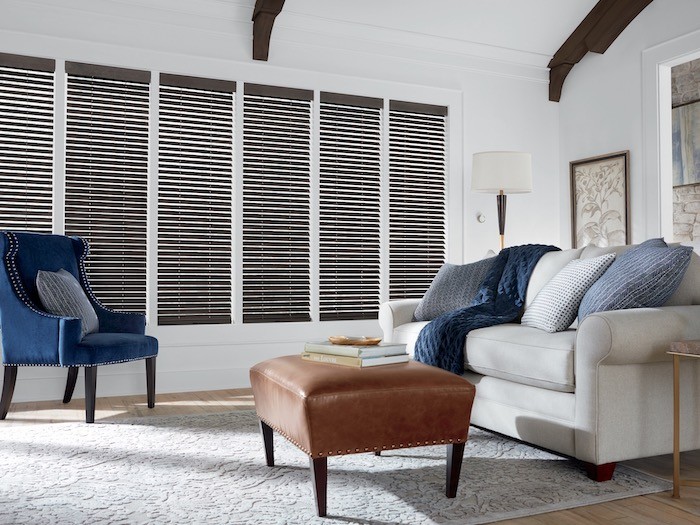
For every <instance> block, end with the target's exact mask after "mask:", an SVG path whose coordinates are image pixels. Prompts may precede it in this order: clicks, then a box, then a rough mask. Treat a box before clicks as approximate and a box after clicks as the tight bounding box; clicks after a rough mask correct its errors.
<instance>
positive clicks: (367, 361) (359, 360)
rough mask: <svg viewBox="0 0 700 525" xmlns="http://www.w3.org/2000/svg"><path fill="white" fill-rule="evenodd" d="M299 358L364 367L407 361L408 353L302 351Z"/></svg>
mask: <svg viewBox="0 0 700 525" xmlns="http://www.w3.org/2000/svg"><path fill="white" fill-rule="evenodd" d="M301 358H302V359H304V360H306V361H316V362H317V363H330V364H333V365H343V366H354V367H357V368H366V367H369V366H379V365H393V364H397V363H407V362H408V361H409V357H408V354H406V353H404V354H401V355H391V356H386V357H364V358H363V357H348V356H343V355H332V354H319V353H316V352H304V353H302V354H301Z"/></svg>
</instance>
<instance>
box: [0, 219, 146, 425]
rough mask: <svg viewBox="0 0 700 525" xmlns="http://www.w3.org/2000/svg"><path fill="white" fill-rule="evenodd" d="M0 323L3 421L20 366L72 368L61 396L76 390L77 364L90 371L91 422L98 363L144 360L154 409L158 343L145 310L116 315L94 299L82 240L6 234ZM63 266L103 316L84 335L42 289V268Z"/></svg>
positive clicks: (0, 238) (1, 244) (1, 243)
mask: <svg viewBox="0 0 700 525" xmlns="http://www.w3.org/2000/svg"><path fill="white" fill-rule="evenodd" d="M0 249H1V253H2V264H0V327H1V328H2V360H3V365H4V368H5V373H4V382H3V392H2V399H1V400H0V419H5V417H6V415H7V412H8V410H9V406H10V402H11V399H12V394H13V392H14V386H15V382H16V378H17V367H18V366H61V367H67V368H68V381H67V383H66V391H65V394H64V398H63V401H64V403H68V402H69V401H70V399H71V397H72V395H73V389H74V388H75V382H76V380H77V375H78V368H79V367H84V368H85V396H86V402H85V407H86V421H87V422H89V423H91V422H93V421H94V412H95V389H96V379H97V366H99V365H106V364H112V363H121V362H126V361H134V360H137V359H145V360H146V376H147V377H146V379H147V390H148V406H149V408H152V407H153V406H154V405H155V358H156V356H157V355H158V341H157V340H156V339H155V338H153V337H150V336H147V335H145V326H146V318H145V315H144V314H140V313H125V312H115V311H113V310H110V309H109V308H106V307H105V306H103V305H102V304H101V303H100V301H99V300H98V299H97V297H95V294H94V293H93V291H92V289H91V288H90V283H89V280H88V277H87V274H86V272H85V258H86V257H87V255H88V253H89V247H88V244H87V242H86V241H84V240H83V239H81V238H80V237H66V236H63V235H48V234H38V233H26V232H2V234H1V235H0ZM61 269H64V270H66V271H67V272H69V273H70V274H72V275H73V276H74V277H75V278H76V279H77V280H78V282H79V283H80V285H81V287H82V288H83V291H84V292H85V294H86V296H87V297H88V299H89V300H90V303H91V304H92V306H93V308H94V309H95V313H96V314H97V318H98V320H99V331H98V332H97V333H91V334H87V335H85V336H84V337H81V320H80V319H77V318H74V317H60V316H57V315H53V314H50V313H47V312H45V311H43V309H42V306H41V300H40V299H39V294H38V291H37V285H36V277H37V273H38V272H39V270H45V271H51V272H56V271H58V270H61Z"/></svg>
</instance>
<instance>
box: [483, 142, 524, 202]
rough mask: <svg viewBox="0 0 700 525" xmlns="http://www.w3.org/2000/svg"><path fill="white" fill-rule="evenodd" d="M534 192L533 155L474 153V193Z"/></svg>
mask: <svg viewBox="0 0 700 525" xmlns="http://www.w3.org/2000/svg"><path fill="white" fill-rule="evenodd" d="M501 190H503V193H529V192H531V191H532V155H531V154H530V153H523V152H519V151H484V152H481V153H474V157H473V160H472V191H477V192H482V193H498V192H499V191H501Z"/></svg>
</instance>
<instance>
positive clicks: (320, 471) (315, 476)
mask: <svg viewBox="0 0 700 525" xmlns="http://www.w3.org/2000/svg"><path fill="white" fill-rule="evenodd" d="M309 463H310V464H311V465H310V466H311V481H312V483H313V484H314V496H315V498H316V510H317V511H318V515H319V516H321V517H323V516H325V515H326V485H327V483H328V458H309Z"/></svg>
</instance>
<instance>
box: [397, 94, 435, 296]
mask: <svg viewBox="0 0 700 525" xmlns="http://www.w3.org/2000/svg"><path fill="white" fill-rule="evenodd" d="M446 115H447V108H444V107H440V106H428V105H425V104H416V105H412V104H410V103H405V102H403V103H402V102H396V103H395V102H394V101H392V102H391V106H390V111H389V297H390V298H391V299H402V298H411V297H413V298H415V297H422V296H423V294H424V293H425V291H426V290H427V289H428V286H429V285H430V282H431V281H432V279H433V277H434V276H435V274H436V273H437V271H438V270H439V269H440V266H441V265H442V264H443V263H444V261H445V235H446V231H445V220H446V213H445V205H446V199H445V191H446V186H445V185H446V160H445V159H446V148H447V144H446V141H447V138H446V118H447V117H446Z"/></svg>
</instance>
